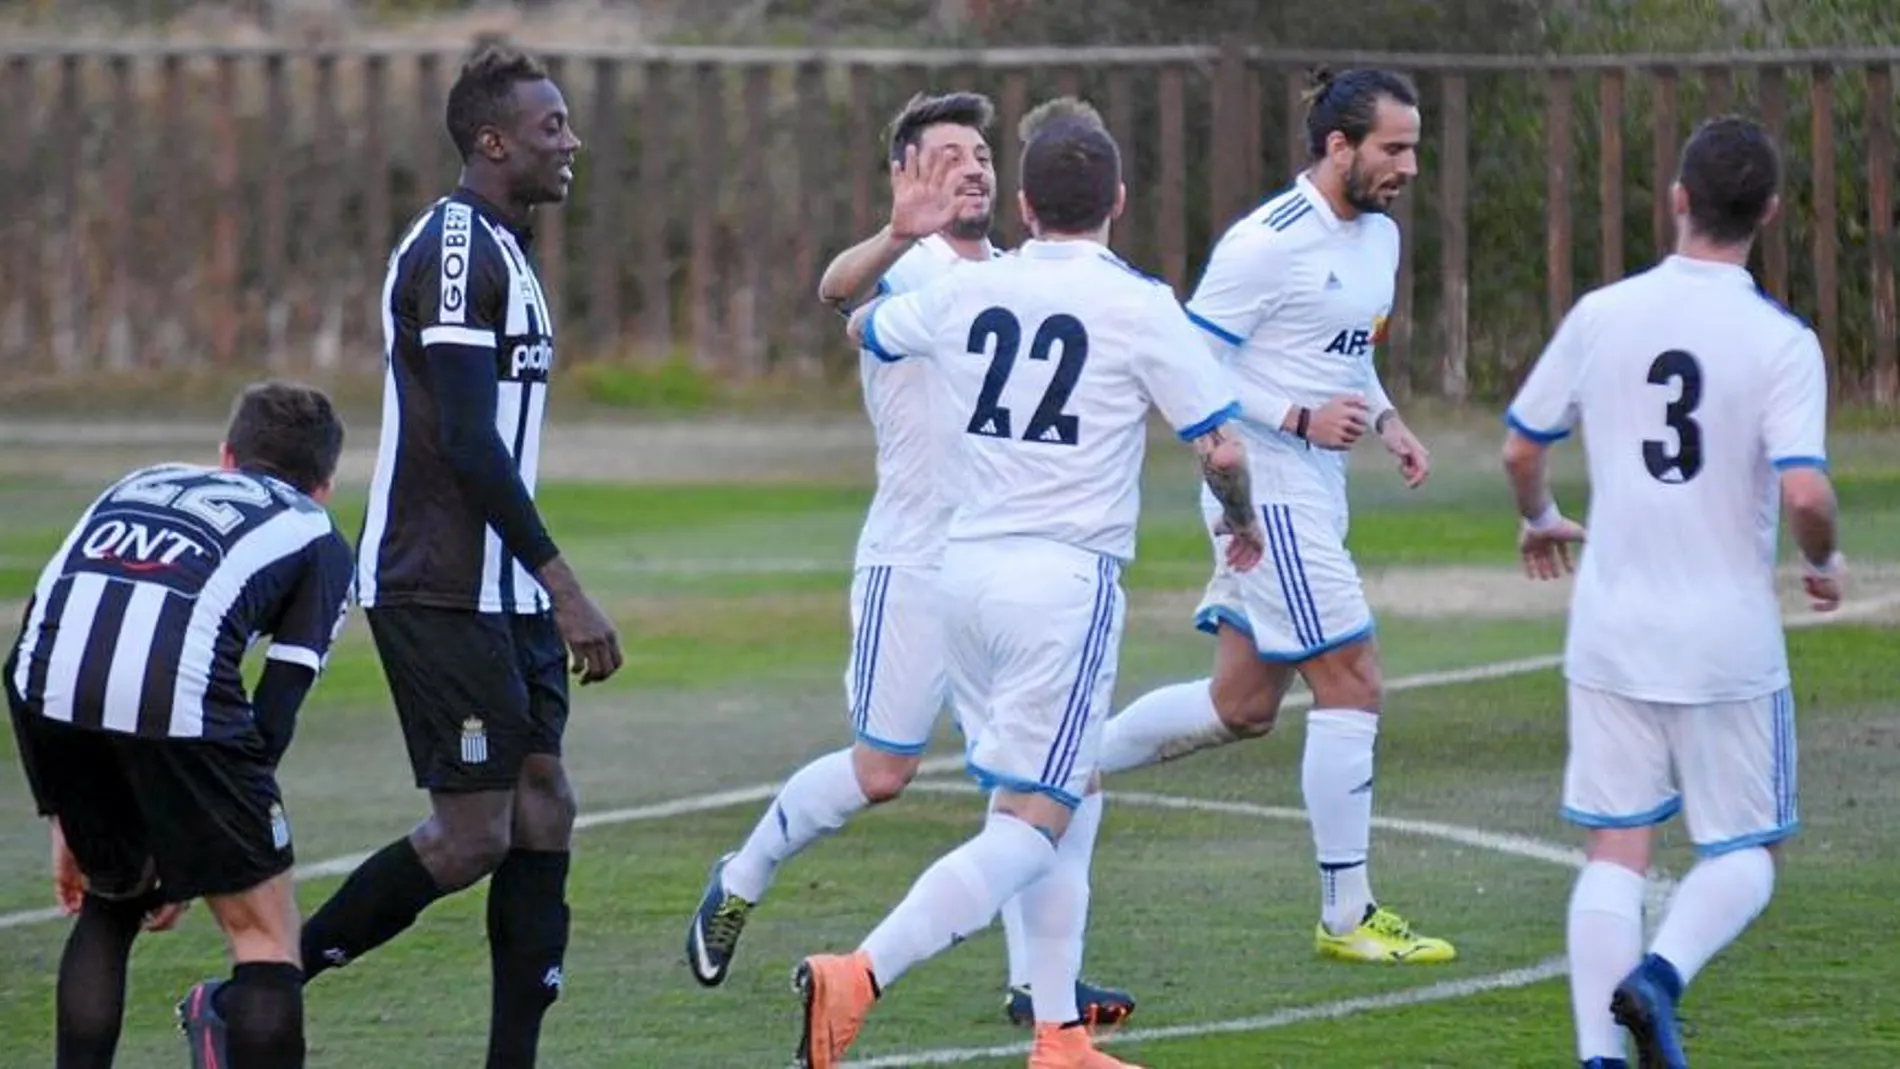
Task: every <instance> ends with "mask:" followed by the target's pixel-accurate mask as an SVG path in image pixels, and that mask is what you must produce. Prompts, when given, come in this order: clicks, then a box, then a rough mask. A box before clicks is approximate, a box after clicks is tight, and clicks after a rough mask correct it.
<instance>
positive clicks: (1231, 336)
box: [1187, 310, 1247, 345]
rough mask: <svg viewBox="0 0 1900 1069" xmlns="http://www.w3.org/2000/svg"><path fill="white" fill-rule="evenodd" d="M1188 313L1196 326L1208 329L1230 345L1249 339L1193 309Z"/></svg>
mask: <svg viewBox="0 0 1900 1069" xmlns="http://www.w3.org/2000/svg"><path fill="white" fill-rule="evenodd" d="M1187 315H1188V321H1189V322H1191V323H1193V324H1194V325H1195V326H1197V327H1199V328H1201V329H1202V330H1204V331H1207V332H1208V333H1209V334H1212V335H1213V336H1215V337H1216V338H1219V339H1220V340H1221V341H1224V342H1226V343H1227V344H1229V345H1240V344H1243V343H1245V342H1246V340H1247V339H1245V338H1243V337H1241V336H1240V335H1238V334H1235V333H1232V332H1231V331H1228V330H1226V329H1225V328H1223V327H1221V326H1220V325H1218V324H1216V323H1214V322H1213V321H1212V320H1209V319H1206V318H1203V317H1201V316H1198V315H1195V314H1194V312H1193V311H1191V310H1190V311H1189V312H1188V314H1187Z"/></svg>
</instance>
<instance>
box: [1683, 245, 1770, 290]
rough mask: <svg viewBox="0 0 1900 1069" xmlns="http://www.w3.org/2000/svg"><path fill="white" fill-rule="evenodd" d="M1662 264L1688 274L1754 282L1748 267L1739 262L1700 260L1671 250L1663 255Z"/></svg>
mask: <svg viewBox="0 0 1900 1069" xmlns="http://www.w3.org/2000/svg"><path fill="white" fill-rule="evenodd" d="M1663 266H1665V267H1668V268H1670V269H1672V270H1675V271H1686V272H1688V273H1690V274H1694V275H1701V276H1703V277H1705V278H1727V279H1730V280H1732V281H1735V282H1746V283H1748V284H1749V285H1750V286H1753V285H1754V284H1755V276H1754V275H1751V274H1749V273H1748V268H1746V267H1743V266H1742V265H1741V264H1731V263H1723V262H1722V261H1720V260H1702V259H1698V258H1696V257H1694V256H1684V255H1683V254H1681V253H1679V252H1672V253H1670V254H1669V255H1668V256H1665V257H1663Z"/></svg>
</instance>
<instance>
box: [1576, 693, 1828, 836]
mask: <svg viewBox="0 0 1900 1069" xmlns="http://www.w3.org/2000/svg"><path fill="white" fill-rule="evenodd" d="M1569 706H1570V713H1569V718H1570V756H1569V759H1568V761H1567V762H1566V764H1565V766H1564V799H1563V815H1564V819H1566V820H1568V821H1570V822H1571V823H1573V824H1577V825H1580V826H1582V827H1585V828H1644V827H1649V826H1650V825H1653V824H1661V823H1662V822H1663V821H1666V820H1668V819H1669V818H1670V817H1672V816H1674V815H1675V814H1676V813H1677V812H1678V811H1680V812H1681V813H1682V814H1683V818H1684V820H1685V822H1686V823H1687V824H1688V825H1689V837H1690V838H1691V839H1692V840H1694V842H1695V845H1696V850H1697V852H1698V853H1700V854H1702V855H1704V856H1714V855H1717V854H1723V853H1727V852H1729V851H1731V850H1740V849H1744V848H1746V847H1750V846H1765V845H1768V844H1770V843H1777V842H1780V841H1781V840H1783V839H1786V838H1789V837H1790V836H1792V835H1794V834H1795V832H1797V831H1798V830H1800V826H1801V810H1800V807H1799V805H1798V804H1797V802H1796V795H1795V732H1794V693H1793V692H1792V691H1791V690H1786V689H1784V690H1780V691H1776V692H1775V693H1772V694H1764V695H1762V696H1761V697H1759V698H1750V699H1748V700H1746V701H1733V702H1711V703H1709V704H1706V705H1675V704H1667V703H1663V702H1651V701H1641V700H1639V699H1635V698H1626V697H1623V696H1622V695H1618V694H1611V693H1609V692H1608V691H1602V690H1597V689H1594V688H1591V687H1585V686H1582V685H1579V684H1576V683H1572V684H1570V696H1569Z"/></svg>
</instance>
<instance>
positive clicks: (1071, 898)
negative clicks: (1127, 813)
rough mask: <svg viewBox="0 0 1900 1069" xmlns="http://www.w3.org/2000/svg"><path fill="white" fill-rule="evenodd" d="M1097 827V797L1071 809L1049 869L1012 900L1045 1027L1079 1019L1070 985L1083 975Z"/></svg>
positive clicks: (1099, 806) (1099, 815)
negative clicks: (1019, 910) (1023, 934)
mask: <svg viewBox="0 0 1900 1069" xmlns="http://www.w3.org/2000/svg"><path fill="white" fill-rule="evenodd" d="M1101 827H1102V796H1101V794H1099V793H1097V794H1092V795H1089V796H1088V797H1087V798H1084V799H1082V804H1081V805H1079V806H1077V807H1076V809H1075V816H1074V817H1073V818H1071V819H1070V821H1069V830H1068V831H1065V832H1063V833H1062V841H1061V842H1060V843H1057V844H1056V857H1055V862H1054V863H1053V864H1051V865H1050V866H1049V871H1048V872H1046V873H1044V874H1043V877H1042V879H1040V880H1037V881H1036V882H1035V883H1032V884H1030V885H1029V886H1028V887H1026V888H1024V889H1023V892H1022V893H1021V894H1019V895H1017V896H1016V900H1017V901H1018V902H1020V903H1022V913H1023V919H1024V922H1025V924H1026V926H1027V932H1026V934H1027V935H1028V937H1029V939H1028V944H1029V945H1028V948H1027V949H1028V957H1029V977H1030V997H1031V1000H1032V1001H1033V1002H1034V1003H1035V1007H1036V1020H1037V1021H1039V1022H1042V1023H1045V1024H1068V1023H1070V1022H1071V1021H1074V1020H1076V1019H1078V1018H1079V1017H1081V1015H1082V1014H1081V1011H1080V1010H1079V1009H1078V1008H1077V1007H1076V1004H1075V981H1076V978H1077V977H1078V976H1080V975H1081V971H1082V937H1083V934H1084V933H1085V932H1087V931H1088V924H1089V865H1090V863H1091V862H1092V861H1093V860H1094V857H1095V836H1096V834H1097V833H1098V832H1099V831H1100V830H1101Z"/></svg>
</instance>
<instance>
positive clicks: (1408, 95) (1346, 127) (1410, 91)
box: [1306, 67, 1418, 160]
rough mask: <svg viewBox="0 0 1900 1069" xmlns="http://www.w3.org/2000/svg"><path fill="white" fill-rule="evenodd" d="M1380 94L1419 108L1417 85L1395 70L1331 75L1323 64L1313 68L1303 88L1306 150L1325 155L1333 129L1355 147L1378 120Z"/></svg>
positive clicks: (1359, 70)
mask: <svg viewBox="0 0 1900 1069" xmlns="http://www.w3.org/2000/svg"><path fill="white" fill-rule="evenodd" d="M1381 97H1390V98H1391V99H1392V100H1395V101H1397V102H1398V103H1400V104H1403V105H1405V106H1406V107H1408V108H1416V107H1418V87H1417V86H1415V85H1413V84H1412V80H1411V79H1410V78H1407V77H1406V76H1405V75H1403V74H1400V73H1398V72H1397V71H1388V70H1379V69H1377V68H1373V67H1356V68H1354V69H1352V70H1348V71H1342V72H1340V73H1339V74H1334V73H1333V72H1332V71H1330V70H1328V69H1327V68H1325V67H1319V68H1316V69H1315V70H1314V71H1313V85H1312V87H1311V88H1309V89H1308V90H1307V91H1306V149H1307V151H1308V152H1310V153H1311V154H1312V157H1313V159H1316V160H1317V159H1319V158H1320V157H1321V156H1324V155H1326V139H1327V138H1328V137H1330V136H1331V135H1332V133H1333V131H1335V130H1337V131H1339V132H1340V133H1342V134H1345V135H1346V142H1347V143H1348V144H1350V145H1352V146H1353V147H1355V148H1357V147H1358V146H1359V143H1360V142H1361V141H1364V140H1365V139H1366V135H1367V134H1370V133H1371V132H1372V127H1373V124H1374V123H1376V122H1378V120H1379V100H1380V98H1381Z"/></svg>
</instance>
